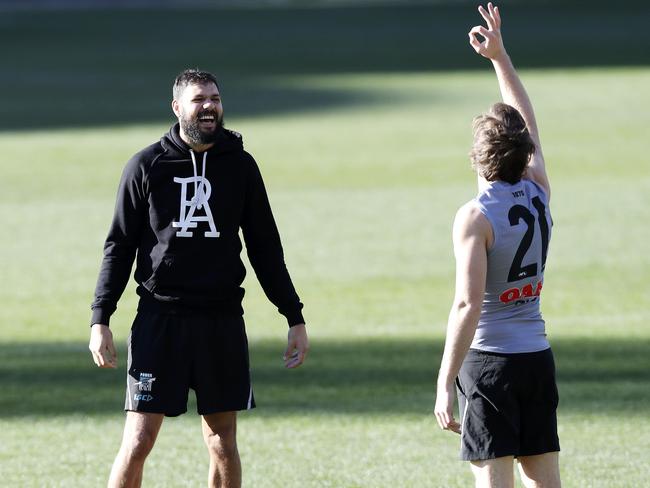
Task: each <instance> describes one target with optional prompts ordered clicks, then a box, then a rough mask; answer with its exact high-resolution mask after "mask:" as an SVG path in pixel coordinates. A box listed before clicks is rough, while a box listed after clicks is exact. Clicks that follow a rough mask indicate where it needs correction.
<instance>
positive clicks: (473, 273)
mask: <svg viewBox="0 0 650 488" xmlns="http://www.w3.org/2000/svg"><path fill="white" fill-rule="evenodd" d="M489 235H490V224H489V222H488V221H487V219H486V218H485V217H484V216H483V215H482V214H481V213H480V211H479V210H478V209H477V208H476V207H475V206H474V205H472V204H467V205H465V206H463V207H461V209H460V210H459V211H458V213H457V214H456V219H455V221H454V230H453V240H454V254H455V256H456V293H455V296H454V302H453V304H452V307H451V311H450V312H449V321H448V323H447V338H446V340H445V350H444V353H443V356H442V362H441V364H440V372H439V373H438V388H437V394H436V406H435V414H436V418H437V420H438V424H439V425H440V427H441V428H442V429H445V430H452V431H454V432H457V433H460V424H459V423H458V422H456V420H454V416H453V406H454V397H455V389H454V381H455V379H456V376H458V372H459V370H460V366H461V364H462V363H463V359H465V355H466V354H467V351H468V350H469V346H470V345H471V343H472V339H473V338H474V333H475V331H476V326H477V324H478V319H479V317H480V315H481V304H482V302H483V296H484V294H485V277H486V275H487V243H488V236H489Z"/></svg>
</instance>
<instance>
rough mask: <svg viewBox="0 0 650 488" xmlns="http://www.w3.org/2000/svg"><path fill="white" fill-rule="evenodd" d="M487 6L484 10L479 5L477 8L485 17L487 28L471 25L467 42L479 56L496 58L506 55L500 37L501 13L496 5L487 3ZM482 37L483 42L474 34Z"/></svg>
mask: <svg viewBox="0 0 650 488" xmlns="http://www.w3.org/2000/svg"><path fill="white" fill-rule="evenodd" d="M487 6H488V8H487V10H485V8H483V6H482V5H481V6H480V7H479V8H478V11H479V13H480V14H481V16H482V17H483V19H485V23H486V24H487V29H486V28H485V27H483V26H482V25H477V26H474V27H472V29H471V30H470V31H469V43H470V44H471V45H472V47H473V48H474V51H476V52H477V53H479V54H480V55H481V56H483V57H486V58H488V59H491V60H498V59H499V58H502V57H503V56H505V55H506V50H505V48H504V47H503V40H502V39H501V14H500V13H499V9H498V7H495V6H493V5H492V2H490V3H488V5H487ZM477 34H478V35H479V36H481V37H483V39H484V40H483V42H480V41H479V40H478V39H477V38H476V35H477Z"/></svg>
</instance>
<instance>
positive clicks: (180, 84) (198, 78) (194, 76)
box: [172, 68, 219, 100]
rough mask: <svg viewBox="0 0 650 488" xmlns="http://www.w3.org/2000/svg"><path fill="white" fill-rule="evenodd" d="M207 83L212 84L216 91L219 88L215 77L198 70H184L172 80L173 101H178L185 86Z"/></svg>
mask: <svg viewBox="0 0 650 488" xmlns="http://www.w3.org/2000/svg"><path fill="white" fill-rule="evenodd" d="M207 83H214V84H215V85H216V87H217V89H218V88H219V82H218V81H217V77H216V76H214V75H213V74H212V73H208V72H207V71H201V70H199V69H198V68H189V69H186V70H184V71H183V72H181V73H180V74H179V75H178V76H177V77H176V79H175V80H174V86H173V88H172V93H173V94H174V100H178V99H180V97H181V93H183V90H184V89H185V87H186V86H187V85H205V84H207Z"/></svg>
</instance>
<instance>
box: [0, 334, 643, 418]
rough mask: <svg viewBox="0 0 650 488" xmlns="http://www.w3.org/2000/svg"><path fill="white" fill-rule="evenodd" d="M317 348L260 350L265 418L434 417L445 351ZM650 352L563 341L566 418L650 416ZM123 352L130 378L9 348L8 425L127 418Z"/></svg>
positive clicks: (396, 344) (1, 374)
mask: <svg viewBox="0 0 650 488" xmlns="http://www.w3.org/2000/svg"><path fill="white" fill-rule="evenodd" d="M312 346H313V350H312V353H311V355H310V357H309V361H308V363H307V364H306V365H305V366H304V367H302V368H301V369H299V370H295V371H287V370H285V369H284V368H283V367H282V365H281V360H280V355H281V353H282V350H283V349H282V343H281V342H275V341H264V342H254V343H252V345H251V356H252V363H253V381H254V385H255V392H256V398H257V402H258V407H260V408H259V409H258V410H257V412H256V415H262V416H275V415H282V416H286V415H292V414H309V413H370V414H380V415H390V414H404V413H406V414H411V413H412V414H427V413H428V412H430V411H431V410H432V408H433V402H434V382H435V371H436V369H437V367H438V364H439V361H440V355H441V351H442V344H441V343H440V342H434V341H407V340H405V341H388V340H374V339H373V340H366V341H347V342H330V341H314V343H313V345H312ZM649 349H650V341H648V340H646V341H639V340H630V341H626V340H620V339H619V340H607V341H604V340H600V341H599V340H591V339H584V340H583V339H581V340H578V339H575V340H556V341H555V343H554V351H555V355H556V362H557V367H558V380H559V386H560V394H561V406H560V408H561V411H562V412H566V413H574V412H579V413H610V412H611V413H612V414H614V413H616V414H617V415H618V414H621V412H627V413H634V414H637V415H638V414H648V413H650V377H649V375H648V371H649V370H650V356H649V355H648V350H649ZM120 352H121V356H120V360H121V368H120V369H119V370H116V371H113V370H99V369H97V368H95V367H94V365H93V364H92V363H91V359H90V354H89V353H88V351H87V347H86V345H85V344H70V343H63V344H47V343H39V344H3V345H0V388H1V390H0V417H2V418H10V417H19V416H27V415H42V414H49V415H57V414H63V415H65V414H72V413H75V414H89V415H93V414H112V413H115V412H118V411H120V410H121V408H122V405H123V400H124V399H123V395H124V374H125V371H124V359H125V355H124V351H120ZM191 396H193V395H191ZM189 411H190V412H192V411H193V407H192V406H190V408H189Z"/></svg>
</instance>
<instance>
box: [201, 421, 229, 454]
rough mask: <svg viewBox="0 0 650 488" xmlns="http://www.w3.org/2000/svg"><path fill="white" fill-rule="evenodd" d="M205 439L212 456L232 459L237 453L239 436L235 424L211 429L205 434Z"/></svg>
mask: <svg viewBox="0 0 650 488" xmlns="http://www.w3.org/2000/svg"><path fill="white" fill-rule="evenodd" d="M203 439H204V441H205V445H206V446H207V448H208V451H210V455H212V456H216V457H219V458H222V457H230V456H231V455H233V454H234V453H235V452H237V434H236V429H235V425H234V424H232V425H223V426H219V428H217V429H210V430H209V431H208V432H204V435H203Z"/></svg>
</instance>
